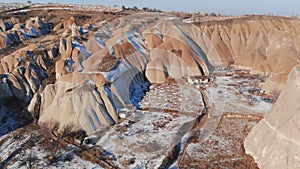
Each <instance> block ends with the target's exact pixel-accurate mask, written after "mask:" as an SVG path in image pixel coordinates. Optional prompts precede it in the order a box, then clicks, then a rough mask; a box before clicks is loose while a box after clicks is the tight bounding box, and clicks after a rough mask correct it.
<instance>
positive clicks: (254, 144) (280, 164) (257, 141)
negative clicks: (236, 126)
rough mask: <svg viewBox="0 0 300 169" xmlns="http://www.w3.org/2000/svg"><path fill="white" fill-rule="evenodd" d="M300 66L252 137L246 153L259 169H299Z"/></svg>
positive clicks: (246, 144)
mask: <svg viewBox="0 0 300 169" xmlns="http://www.w3.org/2000/svg"><path fill="white" fill-rule="evenodd" d="M299 93H300V65H298V66H295V67H294V68H293V69H292V70H291V72H290V74H289V76H288V82H287V85H286V87H285V89H284V90H283V91H282V93H281V94H280V96H279V98H278V100H277V102H276V104H275V105H274V107H273V108H272V110H271V111H270V112H268V113H267V114H266V115H265V117H264V119H262V120H261V121H260V122H259V123H258V124H257V125H256V126H255V127H254V128H253V129H252V131H251V132H250V133H249V135H248V136H247V138H246V140H245V149H246V152H247V153H249V154H250V155H251V156H252V157H253V158H254V159H255V161H256V162H257V164H258V166H259V167H260V168H298V167H299V166H300V160H299V158H298V157H299V156H300V145H299V142H300V138H299V120H300V119H299V117H300V116H299V115H300V106H299V100H300V95H299Z"/></svg>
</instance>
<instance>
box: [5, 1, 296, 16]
mask: <svg viewBox="0 0 300 169" xmlns="http://www.w3.org/2000/svg"><path fill="white" fill-rule="evenodd" d="M10 2H17V3H27V4H28V2H30V3H31V4H39V3H42V4H48V3H51V4H82V5H105V6H118V7H122V6H125V7H127V8H133V7H135V6H136V7H138V8H140V9H142V8H144V7H147V8H152V9H158V10H163V11H166V12H172V11H177V12H187V13H197V12H200V13H203V14H205V13H220V14H223V15H234V16H238V15H245V14H264V15H279V16H297V15H299V11H300V10H299V6H300V2H298V1H293V0H287V1H284V2H283V1H280V0H264V1H259V0H254V1H239V0H229V1H218V0H211V1H205V0H189V1H176V2H174V1H172V0H164V1H159V0H148V1H140V0H130V1H129V0H113V1H106V0H100V1H94V0H86V1H81V0H62V1H59V0H51V1H38V0H32V1H23V0H12V1H8V2H7V1H3V2H2V3H10ZM0 3H1V1H0Z"/></svg>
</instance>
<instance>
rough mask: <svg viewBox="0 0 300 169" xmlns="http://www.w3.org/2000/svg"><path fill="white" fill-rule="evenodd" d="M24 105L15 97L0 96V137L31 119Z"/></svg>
mask: <svg viewBox="0 0 300 169" xmlns="http://www.w3.org/2000/svg"><path fill="white" fill-rule="evenodd" d="M24 107H27V106H22V103H19V102H18V101H16V100H15V99H3V98H0V137H1V136H3V135H5V134H8V133H10V132H13V131H15V130H16V129H18V128H20V127H23V126H25V125H26V124H29V123H31V122H32V121H33V119H32V118H31V115H30V113H29V112H28V111H27V110H26V109H25V108H24Z"/></svg>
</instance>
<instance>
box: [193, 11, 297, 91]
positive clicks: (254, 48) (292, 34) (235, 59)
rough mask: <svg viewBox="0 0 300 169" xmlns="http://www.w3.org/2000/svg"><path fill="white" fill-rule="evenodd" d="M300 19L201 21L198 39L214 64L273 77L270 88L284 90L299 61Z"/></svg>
mask: <svg viewBox="0 0 300 169" xmlns="http://www.w3.org/2000/svg"><path fill="white" fill-rule="evenodd" d="M299 26H300V21H299V20H297V19H292V18H284V17H272V16H245V17H241V18H235V19H229V20H227V21H216V22H212V23H210V22H208V23H203V24H200V28H201V31H202V32H203V36H202V37H200V38H199V41H196V42H197V43H198V44H199V46H200V47H201V49H203V51H204V52H205V53H206V54H207V55H208V58H209V60H210V62H211V63H212V64H213V65H223V66H227V65H233V66H234V67H236V68H243V69H249V70H251V73H259V74H262V75H266V76H269V78H268V80H267V81H266V83H265V84H263V85H262V87H263V88H264V89H265V90H266V91H269V92H270V91H271V90H273V89H274V88H278V89H279V90H281V89H283V88H284V86H285V84H286V82H287V76H288V73H289V72H290V70H291V69H292V67H294V66H295V65H297V64H298V63H299V60H300V58H299V52H300V51H299V49H300V46H299V45H300V44H299V41H300V36H299V35H300V29H299Z"/></svg>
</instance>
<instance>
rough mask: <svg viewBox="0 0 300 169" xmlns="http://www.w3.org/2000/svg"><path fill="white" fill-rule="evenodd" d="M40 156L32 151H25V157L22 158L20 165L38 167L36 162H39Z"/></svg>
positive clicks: (31, 167)
mask: <svg viewBox="0 0 300 169" xmlns="http://www.w3.org/2000/svg"><path fill="white" fill-rule="evenodd" d="M38 160H39V159H38V157H37V156H36V155H34V154H33V153H32V151H30V153H29V154H26V152H23V158H21V159H20V163H19V167H23V166H26V168H27V169H33V168H36V163H37V162H38Z"/></svg>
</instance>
